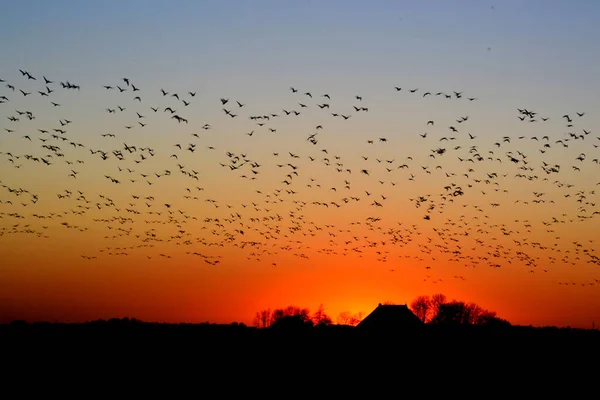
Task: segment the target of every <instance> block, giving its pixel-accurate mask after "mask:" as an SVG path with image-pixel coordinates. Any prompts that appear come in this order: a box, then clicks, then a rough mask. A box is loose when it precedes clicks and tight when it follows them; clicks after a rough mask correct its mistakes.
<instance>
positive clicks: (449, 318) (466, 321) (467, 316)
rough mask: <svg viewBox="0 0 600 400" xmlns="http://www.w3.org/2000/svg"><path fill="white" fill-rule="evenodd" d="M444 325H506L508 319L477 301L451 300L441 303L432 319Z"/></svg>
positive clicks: (435, 322) (433, 321)
mask: <svg viewBox="0 0 600 400" xmlns="http://www.w3.org/2000/svg"><path fill="white" fill-rule="evenodd" d="M431 322H432V323H434V324H443V325H479V326H504V325H506V324H508V321H506V320H503V319H501V318H498V317H496V313H495V312H493V311H488V310H486V309H484V308H482V307H481V306H479V305H477V304H475V303H465V302H462V301H455V300H454V301H451V302H449V303H444V304H441V305H440V307H439V311H438V313H437V314H436V315H435V317H434V318H433V319H432V321H431Z"/></svg>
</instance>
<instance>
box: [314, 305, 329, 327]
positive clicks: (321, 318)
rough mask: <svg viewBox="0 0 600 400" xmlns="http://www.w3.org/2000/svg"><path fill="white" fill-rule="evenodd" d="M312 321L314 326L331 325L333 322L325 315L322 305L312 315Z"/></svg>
mask: <svg viewBox="0 0 600 400" xmlns="http://www.w3.org/2000/svg"><path fill="white" fill-rule="evenodd" d="M312 320H313V323H314V324H315V325H331V324H332V322H333V321H332V320H331V317H330V316H329V315H327V314H326V313H325V307H323V304H321V305H319V308H318V309H317V311H315V313H314V314H313V317H312Z"/></svg>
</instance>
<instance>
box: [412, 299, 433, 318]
mask: <svg viewBox="0 0 600 400" xmlns="http://www.w3.org/2000/svg"><path fill="white" fill-rule="evenodd" d="M410 309H411V310H412V312H413V313H415V315H416V316H417V317H418V318H419V319H420V320H421V321H423V323H425V322H426V321H427V317H428V316H429V314H430V311H431V309H432V307H431V299H430V298H429V296H419V297H417V298H416V299H414V300H413V301H412V303H410Z"/></svg>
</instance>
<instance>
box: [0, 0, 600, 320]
mask: <svg viewBox="0 0 600 400" xmlns="http://www.w3.org/2000/svg"><path fill="white" fill-rule="evenodd" d="M597 15H600V4H599V3H598V2H594V1H579V2H577V3H576V4H573V2H568V1H502V2H498V4H496V3H494V2H491V3H488V2H481V1H475V0H473V1H368V2H367V1H362V2H359V1H287V2H282V1H252V2H250V1H170V2H159V1H119V2H117V1H104V2H79V1H53V2H47V1H22V2H11V3H7V4H5V5H4V6H3V12H2V14H1V15H0V26H1V27H2V28H1V33H2V34H1V35H0V47H1V48H2V49H3V57H2V61H0V79H2V80H4V81H5V82H2V83H1V86H0V99H2V97H1V96H5V97H6V99H4V100H0V101H2V103H0V118H1V120H2V131H1V132H0V152H1V153H0V181H1V184H2V186H0V322H7V321H11V320H14V319H26V320H30V321H36V320H44V321H89V320H95V319H99V318H103V319H108V318H112V317H135V318H138V319H141V320H146V321H166V322H204V321H210V322H217V323H229V322H232V321H239V322H245V323H251V321H252V318H253V316H254V314H255V312H256V311H258V310H262V309H265V308H278V307H285V306H287V305H297V306H300V307H308V308H310V309H311V310H316V308H317V307H318V306H319V304H323V305H324V306H325V308H326V311H327V312H328V313H329V314H330V315H331V316H332V317H333V318H334V319H335V317H336V316H337V315H338V314H339V313H340V312H343V311H350V312H352V313H358V312H363V313H368V312H370V311H371V310H372V309H373V308H375V307H376V306H377V304H378V303H379V302H384V301H393V302H396V303H410V301H411V300H412V299H414V298H415V297H416V296H418V295H432V294H434V293H440V292H441V293H444V294H446V296H447V297H448V298H449V299H457V300H463V301H466V302H475V303H477V304H479V305H480V306H482V307H484V308H486V309H489V310H492V311H495V312H497V314H498V316H500V317H502V318H505V319H507V320H509V321H510V322H512V323H513V324H523V325H536V326H542V325H557V326H576V327H591V326H592V322H593V321H596V323H598V322H599V321H600V272H599V268H600V259H599V257H600V253H599V251H598V240H600V224H599V223H598V217H599V216H600V198H599V197H598V193H597V191H600V186H599V184H600V165H599V164H598V158H599V157H600V149H599V147H598V146H600V127H599V122H600V118H599V117H598V115H597V114H595V112H594V111H595V110H598V109H600V97H598V93H600V83H599V82H598V80H597V71H598V69H597V66H598V65H599V64H600V53H598V51H597V42H598V37H600V28H598V25H597V21H596V20H595V17H596V16H597ZM19 70H23V71H27V72H28V73H30V74H31V76H33V77H35V80H33V79H28V78H27V76H26V75H23V74H22V73H21V72H19ZM43 77H46V78H48V79H50V80H52V81H54V83H52V84H49V85H45V84H44V78H43ZM123 78H128V79H130V83H131V84H133V85H135V86H136V87H137V88H139V89H140V90H139V91H136V92H133V91H132V87H131V86H128V85H127V84H126V83H125V82H124V81H123ZM67 81H68V82H70V83H71V84H74V85H79V86H80V90H77V89H65V88H62V87H61V85H60V83H61V82H63V83H64V82H67ZM7 85H12V86H13V87H14V88H15V90H12V89H11V88H10V87H8V86H7ZM103 85H110V86H112V87H114V89H112V90H107V89H105V88H103ZM117 86H120V87H121V88H123V89H126V90H125V91H123V92H119V90H117V89H116V87H117ZM395 86H397V87H401V88H402V89H401V90H400V91H398V90H396V89H395V88H394V87H395ZM47 87H49V88H50V89H51V90H53V91H52V93H49V95H48V96H42V95H41V94H40V93H39V91H41V92H44V93H47V94H48V90H47ZM290 87H294V88H297V90H298V92H297V93H293V92H292V91H291V90H290ZM161 89H164V90H165V91H167V92H168V95H166V96H163V95H162V94H161V91H160V90H161ZM410 89H418V90H416V91H415V92H414V93H411V92H410ZM20 90H23V91H24V92H26V93H27V92H30V93H31V94H30V95H27V96H24V95H23V94H22V93H21V92H20ZM188 92H195V93H196V95H195V96H194V97H192V96H191V95H190V94H189V93H188ZM306 92H310V93H311V94H312V98H310V97H309V96H307V95H305V93H306ZM426 92H431V93H432V94H431V95H430V96H426V97H423V94H424V93H426ZM455 92H460V93H462V95H461V97H457V96H456V95H455V94H454V93H455ZM174 93H177V94H178V96H179V100H178V99H177V98H175V97H173V96H172V94H174ZM437 93H443V94H442V95H436V94H437ZM324 94H328V95H329V96H330V99H327V98H325V97H323V95H324ZM446 94H447V95H449V96H450V98H447V97H446V96H445V95H446ZM136 96H139V97H140V100H141V101H138V100H135V99H134V97H136ZM356 96H361V97H362V100H358V99H357V98H356ZM221 98H226V99H229V102H228V103H227V104H225V105H222V104H221V101H220V99H221ZM468 98H474V100H473V101H469V100H468ZM183 100H185V101H186V102H189V105H187V106H186V105H185V104H184V103H183ZM237 101H239V102H240V103H242V104H243V105H244V106H243V107H239V106H238V104H237V103H236V102H237ZM51 102H54V103H56V104H59V106H53V105H52V103H51ZM299 103H302V104H304V105H306V106H307V107H301V106H300V104H299ZM318 104H320V105H323V104H329V108H320V107H318ZM119 106H120V107H123V108H125V110H124V111H120V109H119ZM151 107H154V108H156V109H157V112H154V111H153V110H152V109H151ZM166 107H171V108H172V109H174V110H175V113H174V114H171V113H170V112H168V111H165V108H166ZM354 107H357V108H361V107H365V108H367V109H368V111H365V110H362V111H356V109H355V108H354ZM223 108H226V109H227V110H228V111H231V113H233V114H235V115H236V117H230V116H229V115H228V114H226V113H225V112H224V111H223ZM108 109H110V110H114V111H115V112H109V111H107V110H108ZM518 109H521V110H522V109H526V110H528V111H533V112H535V113H536V114H534V115H533V117H532V118H531V117H530V116H524V115H523V114H520V113H519V111H518ZM284 110H286V111H293V110H295V111H299V112H300V115H297V116H295V115H293V113H292V114H291V115H286V113H285V112H284ZM27 111H29V112H30V113H31V114H30V117H31V119H30V118H29V117H28V115H27ZM578 112H579V113H585V114H583V115H582V116H579V115H578V114H577V113H578ZM20 113H22V114H20ZM136 113H139V115H141V116H143V118H140V117H139V116H138V114H136ZM332 113H338V114H340V115H341V114H343V115H346V116H349V118H348V119H344V118H342V117H339V116H338V117H334V116H332ZM272 114H275V115H276V116H272ZM173 115H178V116H181V117H183V118H185V119H187V120H188V123H187V124H186V123H178V122H177V121H176V120H175V119H173V118H172V116H173ZM564 115H568V116H569V118H570V121H571V122H569V121H568V120H567V118H563V116H564ZM262 116H270V118H269V119H268V120H267V119H266V118H258V119H257V118H254V117H262ZM519 116H521V117H525V118H524V120H523V121H521V120H520V119H519ZM12 117H15V118H18V121H11V120H10V119H9V118H12ZM250 117H253V118H250ZM463 117H468V119H466V120H462V118H463ZM542 118H548V119H547V120H546V121H543V120H542ZM65 119H66V120H69V121H71V122H70V123H68V124H66V125H64V124H65V122H64V121H65ZM532 119H533V120H534V121H530V120H532ZM428 121H434V124H433V125H432V124H428V123H427V122H428ZM459 121H461V122H459ZM138 122H142V123H144V124H146V125H145V126H143V127H142V126H141V125H140V124H138ZM263 123H264V125H262V126H260V125H259V124H263ZM205 124H208V126H209V127H210V129H204V128H203V127H206V125H205ZM126 126H131V127H132V128H131V129H126V128H125V127H126ZM317 126H322V129H317ZM450 126H452V127H455V128H456V129H457V132H453V131H452V130H451V129H450V128H449V127H450ZM55 129H60V130H63V132H61V131H55ZM270 129H273V130H274V131H271V130H270ZM40 130H42V131H48V132H47V133H45V132H42V131H40ZM252 131H253V133H252V136H250V135H248V133H250V132H252ZM425 133H427V136H426V137H422V136H421V135H424V134H425ZM314 134H316V135H315V136H314V138H315V139H316V144H313V143H311V142H310V140H308V139H309V137H310V136H311V135H314ZM53 135H54V136H53ZM103 135H104V136H103ZM109 135H110V136H109ZM113 135H114V136H113ZM470 135H472V137H474V138H471V136H470ZM444 137H446V138H448V139H450V140H447V141H446V140H441V139H442V138H444ZM504 137H510V141H508V140H504ZM28 138H29V139H31V140H29V139H28ZM380 138H385V139H386V141H381V140H380ZM534 138H536V139H534ZM368 141H373V143H368ZM176 144H180V145H181V149H180V148H178V147H176ZM190 144H192V145H193V146H194V148H193V150H194V151H193V152H192V151H189V150H187V149H188V148H189V147H190ZM43 146H46V147H43ZM129 146H135V150H132V151H131V152H129V151H128V150H127V148H129ZM472 146H476V147H472ZM126 147H127V148H126ZM148 149H151V150H148ZM438 149H444V150H445V152H443V154H438V153H436V152H435V151H436V150H438ZM98 150H101V151H104V152H106V154H107V159H106V160H103V159H102V158H101V157H100V153H99V152H96V151H98ZM115 151H116V152H119V151H120V152H121V154H122V157H121V159H120V158H119V157H117V155H115V153H114V152H115ZM92 152H94V153H93V154H92ZM275 153H276V154H278V155H275ZM290 153H292V154H295V155H297V158H293V157H292V156H290ZM582 153H584V155H583V156H582V155H581V154H582ZM117 154H118V153H117ZM363 157H364V158H363ZM511 157H512V158H513V160H516V161H513V162H511ZM365 158H366V159H365ZM578 158H579V159H578ZM42 159H43V160H42ZM44 160H45V161H47V162H49V163H50V165H46V164H45V163H44ZM244 160H246V161H244ZM290 164H291V166H290ZM404 164H406V166H407V167H406V168H404V167H402V166H403V165H404ZM556 165H558V166H560V167H559V169H558V171H559V172H552V171H551V170H550V169H551V168H553V167H554V166H556ZM232 167H237V168H232ZM574 167H577V169H576V168H574ZM338 169H339V171H338ZM363 169H364V170H367V171H368V172H369V175H366V174H364V173H361V170H363ZM544 169H546V170H547V171H548V173H547V172H544ZM165 171H169V173H167V174H165ZM288 174H289V176H288ZM72 175H74V176H72ZM144 175H145V176H144ZM111 178H113V179H116V180H118V182H119V183H115V182H113V181H112V180H111ZM284 181H287V182H288V183H289V184H287V183H285V182H284ZM334 188H335V189H334ZM188 189H189V190H188ZM457 190H458V191H459V192H460V193H459V194H457V195H456V196H453V195H452V194H453V193H455V192H456V191H457ZM79 191H80V192H79ZM367 192H368V193H369V194H367ZM419 199H420V200H421V201H419ZM375 202H377V203H379V204H380V205H381V207H379V206H377V205H376V203H375ZM166 204H168V205H169V206H170V207H168V206H167V205H166ZM425 216H429V219H425V218H424V217H425Z"/></svg>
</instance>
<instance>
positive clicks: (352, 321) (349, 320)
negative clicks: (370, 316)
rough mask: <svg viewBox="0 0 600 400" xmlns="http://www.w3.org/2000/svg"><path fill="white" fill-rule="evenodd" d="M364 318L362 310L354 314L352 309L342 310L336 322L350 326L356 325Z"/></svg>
mask: <svg viewBox="0 0 600 400" xmlns="http://www.w3.org/2000/svg"><path fill="white" fill-rule="evenodd" d="M363 318H364V315H363V313H362V312H359V313H357V314H352V313H351V312H350V311H342V312H341V313H339V314H338V316H337V318H336V323H337V324H338V325H350V326H356V325H358V324H359V323H360V321H362V320H363Z"/></svg>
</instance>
